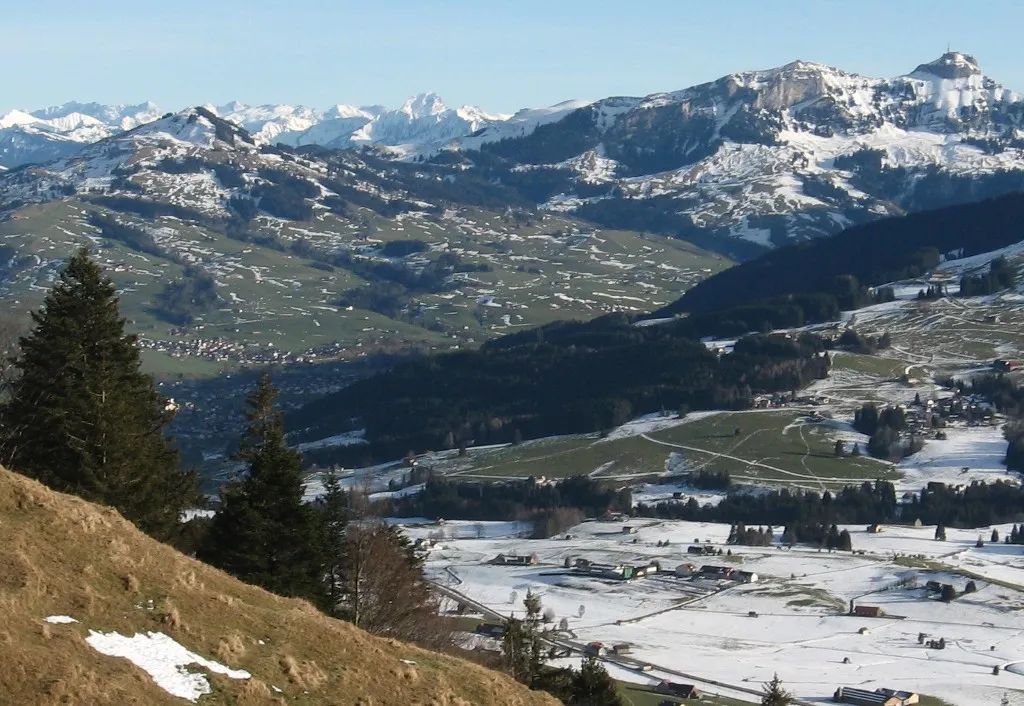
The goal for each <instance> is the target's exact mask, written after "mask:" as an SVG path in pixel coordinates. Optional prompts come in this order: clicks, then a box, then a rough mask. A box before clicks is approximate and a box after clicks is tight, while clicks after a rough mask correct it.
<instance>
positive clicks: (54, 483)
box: [0, 249, 201, 540]
mask: <svg viewBox="0 0 1024 706" xmlns="http://www.w3.org/2000/svg"><path fill="white" fill-rule="evenodd" d="M32 321H33V328H32V330H31V332H30V333H29V334H28V335H27V336H25V337H23V338H22V339H21V340H20V348H21V353H20V355H19V356H18V357H17V359H15V360H14V363H13V367H14V368H15V371H16V377H15V379H14V380H13V382H12V383H11V385H10V394H9V395H8V396H7V398H6V400H5V401H4V403H3V404H2V405H0V463H3V464H5V465H7V466H9V467H10V468H11V469H12V470H15V471H18V472H20V473H23V474H25V475H27V476H31V477H33V478H36V479H38V480H40V481H42V482H43V483H45V484H47V485H49V486H50V487H51V488H54V489H55V490H59V491H61V492H65V493H73V494H75V495H78V496H80V497H82V498H84V499H86V500H89V501H92V502H98V503H102V504H105V505H110V506H112V507H115V508H117V510H118V511H120V512H121V514H122V515H124V516H125V517H126V518H127V519H129V520H131V521H132V522H134V523H135V524H136V525H138V527H139V528H140V529H142V530H143V531H145V532H148V533H149V534H151V535H153V536H154V537H156V538H158V539H163V540H166V539H171V538H172V537H174V536H176V535H177V533H178V531H179V528H180V516H181V512H182V510H184V509H186V508H189V507H195V506H196V505H198V504H199V502H200V499H201V498H200V495H199V492H198V490H197V487H196V478H195V474H194V473H184V472H182V471H181V470H180V469H179V468H178V452H177V450H176V449H175V448H174V445H173V443H172V442H171V441H170V440H169V439H168V438H167V437H166V436H165V434H164V432H165V430H166V427H167V425H168V424H169V423H170V421H171V419H172V418H173V417H174V413H173V410H172V409H171V407H170V405H169V404H168V401H167V399H166V398H164V397H163V396H161V395H160V394H159V393H157V391H156V389H155V387H154V385H153V380H152V378H150V377H149V376H148V375H145V374H143V373H142V372H141V370H140V358H139V348H138V346H137V345H136V337H135V336H133V335H126V334H125V331H124V327H125V319H123V318H122V317H121V315H120V313H119V310H118V299H117V296H116V290H115V288H114V284H113V283H112V282H111V281H110V279H109V278H107V277H104V276H103V272H102V270H101V269H100V266H99V265H98V264H97V263H96V262H95V261H94V260H93V259H92V258H91V257H90V256H89V253H88V251H87V250H85V249H82V250H79V251H78V252H76V253H75V254H74V255H73V256H72V257H71V258H70V260H69V261H68V264H67V266H66V267H65V268H64V269H63V270H62V271H61V273H60V280H59V281H58V282H57V284H56V286H54V288H53V289H52V290H51V291H50V292H49V294H47V296H46V298H45V300H44V301H43V305H42V308H40V309H39V310H38V311H36V312H33V314H32Z"/></svg>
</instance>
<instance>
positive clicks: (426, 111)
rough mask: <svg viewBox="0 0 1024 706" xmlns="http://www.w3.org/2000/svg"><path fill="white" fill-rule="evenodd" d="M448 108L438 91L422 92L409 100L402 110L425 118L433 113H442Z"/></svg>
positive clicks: (407, 113) (412, 115)
mask: <svg viewBox="0 0 1024 706" xmlns="http://www.w3.org/2000/svg"><path fill="white" fill-rule="evenodd" d="M447 110H448V106H446V105H445V104H444V101H442V100H441V97H440V96H439V95H437V94H436V93H431V92H427V93H420V94H419V95H415V96H413V97H412V98H410V99H409V100H407V101H406V102H405V103H404V104H403V105H402V108H401V112H403V113H405V114H406V115H408V116H410V117H411V118H414V119H415V118H425V117H428V116H432V115H440V114H442V113H444V112H445V111H447Z"/></svg>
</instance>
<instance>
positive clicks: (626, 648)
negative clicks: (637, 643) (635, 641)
mask: <svg viewBox="0 0 1024 706" xmlns="http://www.w3.org/2000/svg"><path fill="white" fill-rule="evenodd" d="M632 651H633V646H632V645H627V644H620V645H612V652H613V653H614V654H617V655H628V654H629V653H630V652H632Z"/></svg>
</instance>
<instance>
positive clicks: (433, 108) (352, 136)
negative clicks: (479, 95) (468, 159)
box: [0, 93, 509, 168]
mask: <svg viewBox="0 0 1024 706" xmlns="http://www.w3.org/2000/svg"><path fill="white" fill-rule="evenodd" d="M204 107H205V108H206V109H207V110H209V111H210V112H211V113H213V114H214V115H216V116H219V117H221V118H224V119H225V120H228V121H230V122H233V123H235V124H236V125H239V126H240V127H243V128H245V129H246V130H247V131H248V132H249V133H250V134H251V135H252V137H253V139H254V140H255V141H256V143H257V144H261V145H264V144H277V143H283V144H285V145H288V146H290V147H299V146H303V145H322V146H325V147H331V148H339V149H343V148H346V147H356V146H360V145H368V144H375V145H385V146H389V147H395V148H398V149H397V151H396V153H397V154H405V153H415V154H418V153H419V152H420V151H422V150H424V149H426V148H427V147H426V146H436V147H434V148H433V151H436V150H437V149H438V148H439V147H441V146H443V145H445V144H447V143H448V142H449V141H451V140H452V139H454V138H459V137H464V136H466V135H470V134H472V133H474V132H476V131H478V130H480V129H481V128H484V127H487V126H489V125H493V124H497V123H500V122H501V121H503V120H506V119H507V118H508V117H509V116H506V115H496V114H491V113H487V112H486V111H484V110H482V109H480V108H476V107H473V106H463V107H461V108H449V107H448V106H446V105H445V104H444V102H443V101H442V100H441V98H440V97H438V96H437V95H436V94H433V93H423V94H420V95H417V96H414V97H412V98H410V99H409V100H407V101H406V102H405V104H404V105H402V107H401V108H398V109H395V110H389V109H387V108H384V107H383V106H379V105H373V106H363V107H355V106H351V105H345V104H338V105H334V106H332V107H330V108H328V109H326V110H320V109H319V108H310V107H306V106H301V105H299V106H293V105H271V104H268V105H245V104H243V103H239V102H237V101H234V102H231V103H226V104H224V105H219V106H214V105H206V106H204ZM161 115H162V113H161V111H160V109H159V108H157V106H155V105H153V104H152V103H141V104H139V105H102V104H99V103H65V104H63V105H59V106H54V107H51V108H44V109H42V110H36V111H33V112H31V113H28V112H23V111H20V110H12V111H10V112H9V113H7V114H6V115H3V116H0V166H3V167H8V168H11V167H17V166H21V165H23V164H28V163H39V162H46V161H49V160H52V159H58V158H60V157H66V156H69V155H71V154H74V153H75V152H76V151H77V150H78V149H80V148H81V146H82V145H86V144H90V143H93V142H97V141H99V140H102V139H104V138H106V137H110V136H112V135H116V134H118V133H120V132H123V131H125V130H131V129H132V128H135V127H138V126H139V125H142V124H145V123H148V122H152V121H154V120H157V119H158V118H160V117H161Z"/></svg>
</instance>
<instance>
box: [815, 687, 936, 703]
mask: <svg viewBox="0 0 1024 706" xmlns="http://www.w3.org/2000/svg"><path fill="white" fill-rule="evenodd" d="M919 699H920V697H919V696H918V695H917V694H915V693H914V692H912V691H895V690H893V689H875V690H874V691H869V690H867V689H857V688H855V687H852V686H841V687H839V688H838V689H836V692H835V694H833V695H832V700H833V701H837V702H839V703H843V704H855V705H856V706H911V705H912V704H916V703H917V702H918V701H919Z"/></svg>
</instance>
